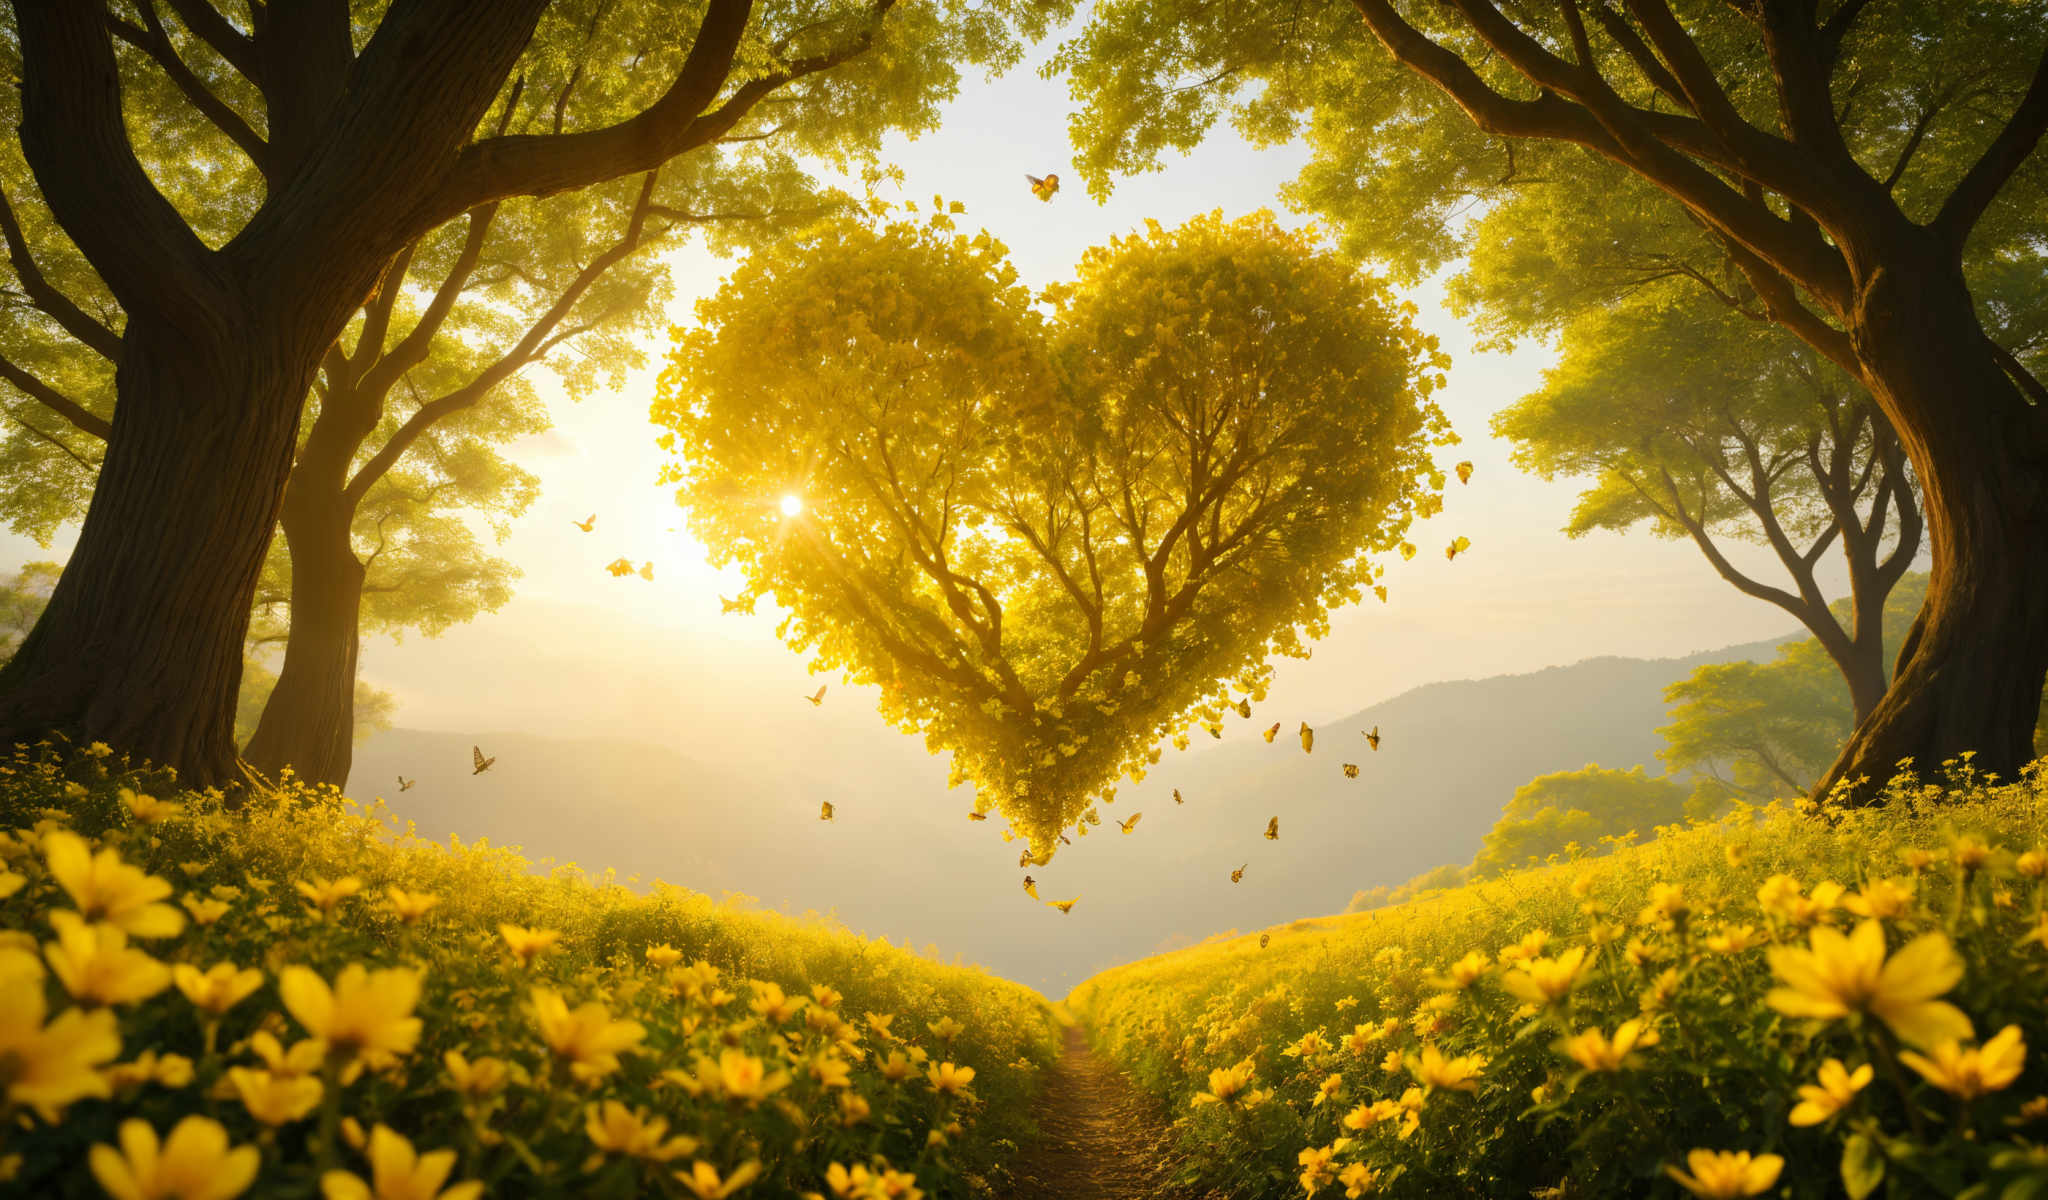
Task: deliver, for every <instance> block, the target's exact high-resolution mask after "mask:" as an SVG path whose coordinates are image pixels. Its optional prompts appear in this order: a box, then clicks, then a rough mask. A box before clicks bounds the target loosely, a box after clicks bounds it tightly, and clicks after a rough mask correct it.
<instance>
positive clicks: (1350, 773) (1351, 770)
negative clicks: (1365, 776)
mask: <svg viewBox="0 0 2048 1200" xmlns="http://www.w3.org/2000/svg"><path fill="white" fill-rule="evenodd" d="M1344 778H1346V779H1356V778H1358V764H1357V763H1345V764H1344Z"/></svg>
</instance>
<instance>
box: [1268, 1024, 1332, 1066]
mask: <svg viewBox="0 0 2048 1200" xmlns="http://www.w3.org/2000/svg"><path fill="white" fill-rule="evenodd" d="M1328 1048H1329V1047H1328V1045H1327V1044H1326V1043H1325V1042H1324V1041H1323V1033H1322V1030H1320V1029H1311V1030H1309V1031H1308V1032H1307V1033H1304V1034H1302V1035H1301V1038H1300V1039H1299V1040H1298V1041H1296V1042H1295V1043H1294V1044H1293V1045H1291V1046H1289V1047H1287V1048H1286V1049H1285V1050H1282V1051H1281V1052H1280V1053H1282V1054H1285V1055H1287V1056H1288V1057H1289V1058H1302V1059H1308V1058H1314V1057H1316V1056H1317V1055H1319V1054H1321V1053H1322V1052H1323V1051H1324V1050H1327V1049H1328Z"/></svg>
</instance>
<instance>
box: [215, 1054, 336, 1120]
mask: <svg viewBox="0 0 2048 1200" xmlns="http://www.w3.org/2000/svg"><path fill="white" fill-rule="evenodd" d="M228 1081H229V1082H230V1083H232V1084H233V1085H234V1088H235V1094H236V1095H237V1096H240V1097H241V1098H242V1107H244V1108H246V1109H248V1110H249V1115H250V1116H252V1117H254V1118H256V1119H257V1120H259V1121H261V1122H263V1123H264V1124H265V1125H288V1124H290V1123H291V1122H293V1121H303V1120H305V1118H306V1114H308V1113H310V1112H312V1111H313V1109H314V1108H316V1107H318V1105H319V1103H320V1097H321V1095H322V1094H323V1093H324V1092H325V1091H326V1088H325V1087H324V1086H323V1085H322V1084H321V1082H320V1081H319V1080H318V1079H316V1078H314V1077H313V1076H311V1075H277V1074H273V1073H271V1072H269V1071H256V1070H251V1069H250V1068H248V1067H229V1068H228Z"/></svg>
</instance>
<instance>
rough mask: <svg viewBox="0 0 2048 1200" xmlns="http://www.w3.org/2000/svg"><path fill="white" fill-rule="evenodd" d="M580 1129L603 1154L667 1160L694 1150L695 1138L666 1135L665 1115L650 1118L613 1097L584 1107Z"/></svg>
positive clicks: (653, 1160)
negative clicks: (581, 1127) (581, 1128)
mask: <svg viewBox="0 0 2048 1200" xmlns="http://www.w3.org/2000/svg"><path fill="white" fill-rule="evenodd" d="M583 1132H584V1133H585V1134H587V1135H588V1136H589V1138H590V1143H591V1145H593V1146H596V1147H597V1148H598V1149H599V1150H601V1151H604V1152H605V1153H607V1154H623V1155H626V1156H627V1157H628V1158H644V1159H646V1160H647V1161H648V1162H658V1163H665V1162H670V1161H673V1160H675V1159H678V1158H681V1157H682V1156H683V1155H685V1154H695V1153H696V1152H697V1139H696V1138H693V1137H685V1136H677V1137H668V1136H667V1135H668V1118H666V1117H651V1116H649V1115H648V1114H647V1113H646V1112H645V1111H643V1110H640V1109H633V1108H627V1107H626V1106H625V1105H623V1104H621V1103H619V1102H618V1101H617V1100H606V1101H604V1102H603V1103H602V1104H592V1105H590V1106H589V1107H587V1108H585V1109H584V1110H583Z"/></svg>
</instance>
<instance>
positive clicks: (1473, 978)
mask: <svg viewBox="0 0 2048 1200" xmlns="http://www.w3.org/2000/svg"><path fill="white" fill-rule="evenodd" d="M1492 965H1493V960H1492V959H1491V958H1489V957H1487V955H1486V952H1485V951H1484V950H1473V951H1471V952H1469V953H1467V954H1466V955H1465V957H1463V958H1461V959H1459V960H1458V961H1457V962H1454V963H1452V964H1451V967H1450V970H1448V971H1446V972H1444V973H1443V974H1442V975H1437V976H1433V977H1431V979H1430V982H1431V983H1432V984H1435V985H1436V986H1437V987H1440V988H1443V989H1445V990H1447V991H1457V990H1460V989H1463V988H1468V987H1471V986H1472V985H1473V984H1474V983H1477V982H1478V981H1479V980H1480V978H1482V977H1483V976H1484V975H1485V974H1486V972H1487V969H1488V968H1489V967H1491V966H1492Z"/></svg>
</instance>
